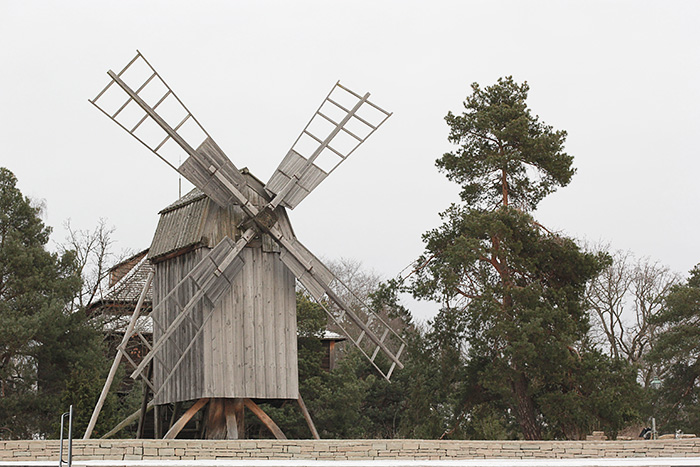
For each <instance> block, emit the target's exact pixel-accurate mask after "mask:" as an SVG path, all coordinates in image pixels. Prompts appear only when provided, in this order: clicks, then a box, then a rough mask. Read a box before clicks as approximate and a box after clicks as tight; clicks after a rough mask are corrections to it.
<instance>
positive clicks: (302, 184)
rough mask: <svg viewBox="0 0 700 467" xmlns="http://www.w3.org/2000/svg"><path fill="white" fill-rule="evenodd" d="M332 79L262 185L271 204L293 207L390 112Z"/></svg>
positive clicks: (380, 123)
mask: <svg viewBox="0 0 700 467" xmlns="http://www.w3.org/2000/svg"><path fill="white" fill-rule="evenodd" d="M368 99H369V93H367V94H365V95H364V96H361V95H359V94H356V93H355V92H353V91H351V90H350V89H348V88H346V87H345V86H343V85H342V84H340V82H338V83H336V84H335V86H333V88H332V89H331V92H330V93H328V96H326V98H325V99H324V100H323V102H322V103H321V106H320V107H319V108H318V110H317V111H316V113H314V115H313V117H311V120H310V121H309V123H308V124H307V125H306V127H305V128H304V130H303V131H302V132H301V134H300V135H299V137H298V138H297V140H296V141H295V142H294V144H293V145H292V147H291V149H290V150H289V152H288V153H287V155H286V156H285V158H284V159H283V160H282V162H281V163H280V165H279V167H277V170H275V172H274V173H273V174H272V177H271V178H270V180H269V181H268V182H267V184H266V185H265V189H266V190H267V191H268V192H269V193H271V194H273V195H274V199H273V201H272V203H271V204H272V206H273V207H276V206H277V205H279V204H282V205H283V206H285V207H288V208H290V209H294V208H295V207H296V206H297V205H298V204H299V203H300V202H301V201H302V200H303V199H304V198H305V197H306V196H307V195H308V194H309V193H310V192H311V191H312V190H313V189H314V188H316V187H317V186H318V185H319V184H320V183H321V182H322V181H323V180H325V179H326V177H328V175H329V174H330V173H331V172H333V171H334V170H335V169H336V168H337V167H338V166H339V165H340V164H341V163H342V162H343V161H344V160H345V159H347V158H348V157H349V156H350V155H351V154H352V153H353V152H354V151H355V149H357V148H358V147H359V146H360V144H362V143H364V142H365V141H366V140H367V138H369V136H370V135H371V134H372V133H374V132H375V131H376V130H377V128H379V127H380V126H381V125H382V123H384V122H385V121H386V119H387V118H389V117H390V116H391V113H389V112H387V111H386V110H384V109H382V108H381V107H378V106H377V105H375V104H373V103H372V102H370V101H369V100H368Z"/></svg>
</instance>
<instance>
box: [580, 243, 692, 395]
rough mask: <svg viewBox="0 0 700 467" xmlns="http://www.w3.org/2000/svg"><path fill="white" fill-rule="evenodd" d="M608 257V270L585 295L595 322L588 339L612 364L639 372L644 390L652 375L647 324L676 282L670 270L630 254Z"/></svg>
mask: <svg viewBox="0 0 700 467" xmlns="http://www.w3.org/2000/svg"><path fill="white" fill-rule="evenodd" d="M597 249H598V250H601V249H602V248H600V247H598V248H597ZM611 257H612V264H611V265H610V266H609V267H608V268H606V269H605V270H604V271H603V272H602V273H601V274H600V275H599V276H598V277H597V278H596V279H595V280H593V281H592V282H591V283H590V284H589V286H588V289H587V291H586V298H587V302H588V305H589V308H590V310H591V315H592V318H593V319H592V321H593V328H592V337H593V339H594V341H595V342H596V343H597V344H598V345H600V346H601V347H602V348H604V349H606V350H607V352H608V354H609V355H610V356H611V357H612V358H615V359H624V360H627V361H628V362H629V363H631V364H633V365H635V366H637V368H638V369H639V376H640V380H641V382H642V383H643V384H644V385H645V386H646V385H648V384H649V383H650V382H651V379H652V378H653V377H654V371H655V369H654V368H652V367H651V365H650V364H648V363H647V362H646V361H645V356H646V355H647V354H648V352H649V350H650V349H651V347H652V346H653V342H654V337H655V335H656V332H657V329H656V326H655V325H653V324H652V323H651V322H650V321H651V320H650V318H652V317H653V316H655V315H656V314H658V313H659V312H660V311H661V308H662V306H663V300H664V297H665V296H666V295H667V293H668V291H669V289H670V288H671V286H673V285H674V284H677V283H678V282H679V280H680V277H679V276H678V274H676V273H673V272H671V271H670V270H669V269H668V267H666V266H664V265H662V264H659V263H658V262H655V261H651V260H650V259H649V258H636V257H635V256H634V255H633V254H632V253H630V252H625V251H616V252H614V253H612V254H611Z"/></svg>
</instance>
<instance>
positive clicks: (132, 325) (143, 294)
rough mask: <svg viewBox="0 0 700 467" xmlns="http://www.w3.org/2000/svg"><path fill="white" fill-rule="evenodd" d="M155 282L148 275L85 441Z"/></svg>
mask: <svg viewBox="0 0 700 467" xmlns="http://www.w3.org/2000/svg"><path fill="white" fill-rule="evenodd" d="M152 281H153V271H151V272H149V273H148V277H147V278H146V283H145V284H144V285H143V289H141V295H139V300H138V302H137V303H136V308H135V309H134V314H133V315H131V320H130V321H129V326H127V328H126V331H124V337H123V338H122V341H121V343H120V344H119V346H118V347H117V355H116V356H115V357H114V361H113V362H112V367H111V368H110V369H109V374H108V375H107V381H105V385H104V387H103V388H102V393H100V397H99V399H97V404H95V409H94V410H93V411H92V416H91V417H90V422H89V423H88V426H87V428H86V429H85V434H84V435H83V439H90V435H91V434H92V430H93V429H94V428H95V424H96V423H97V417H99V416H100V411H101V410H102V406H103V405H104V403H105V399H107V394H108V393H109V388H110V387H112V381H114V375H116V374H117V369H118V368H119V363H120V362H121V361H122V352H124V351H126V345H127V344H128V343H129V339H130V338H131V335H132V334H133V333H134V328H135V327H136V320H138V318H139V314H140V313H141V307H142V306H143V301H144V300H145V298H146V292H147V291H148V288H149V287H150V286H151V282H152Z"/></svg>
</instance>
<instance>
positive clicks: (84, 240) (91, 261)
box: [58, 219, 121, 311]
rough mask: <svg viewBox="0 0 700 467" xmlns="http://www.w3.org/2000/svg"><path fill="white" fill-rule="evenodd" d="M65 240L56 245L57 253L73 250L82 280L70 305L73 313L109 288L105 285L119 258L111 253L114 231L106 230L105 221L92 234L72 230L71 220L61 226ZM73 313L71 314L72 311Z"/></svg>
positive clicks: (81, 230)
mask: <svg viewBox="0 0 700 467" xmlns="http://www.w3.org/2000/svg"><path fill="white" fill-rule="evenodd" d="M64 227H65V229H66V231H67V232H68V233H67V236H66V240H65V242H64V243H61V244H59V245H58V248H59V251H60V252H65V251H69V250H72V251H74V252H75V255H76V261H77V263H78V268H79V271H80V276H81V277H82V279H83V287H82V289H81V291H80V293H79V294H78V295H77V296H76V297H75V300H74V301H73V304H72V306H73V309H74V310H77V309H84V308H85V307H87V306H88V305H89V304H90V303H91V302H92V301H93V300H94V299H95V298H96V297H98V296H99V295H100V294H101V293H102V292H104V290H105V288H106V287H107V286H108V284H107V282H106V280H105V279H106V278H107V275H108V274H109V268H110V267H111V265H112V264H114V263H116V262H117V261H118V259H119V258H120V257H121V256H117V255H115V254H114V253H113V252H112V245H113V243H114V241H113V240H112V234H113V233H114V230H115V228H114V227H108V226H107V221H106V220H105V219H100V220H99V222H98V223H97V226H96V227H95V228H94V229H93V230H92V231H90V230H86V229H75V228H73V226H72V225H71V221H70V219H69V220H67V221H66V222H65V224H64ZM71 311H73V310H71Z"/></svg>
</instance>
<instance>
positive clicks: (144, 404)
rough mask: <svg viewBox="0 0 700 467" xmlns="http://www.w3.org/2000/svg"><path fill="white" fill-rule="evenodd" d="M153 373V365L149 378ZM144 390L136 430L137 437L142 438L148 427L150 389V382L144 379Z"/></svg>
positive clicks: (150, 367) (149, 370) (149, 371)
mask: <svg viewBox="0 0 700 467" xmlns="http://www.w3.org/2000/svg"><path fill="white" fill-rule="evenodd" d="M152 373H153V366H152V365H151V366H149V369H148V374H149V378H150V377H151V374H152ZM142 388H143V389H142V392H143V399H141V416H140V417H139V427H138V429H137V430H136V439H142V438H143V435H144V434H143V432H144V430H145V429H146V412H148V391H149V389H150V388H149V387H148V384H146V380H145V379H144V380H143V382H142Z"/></svg>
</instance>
